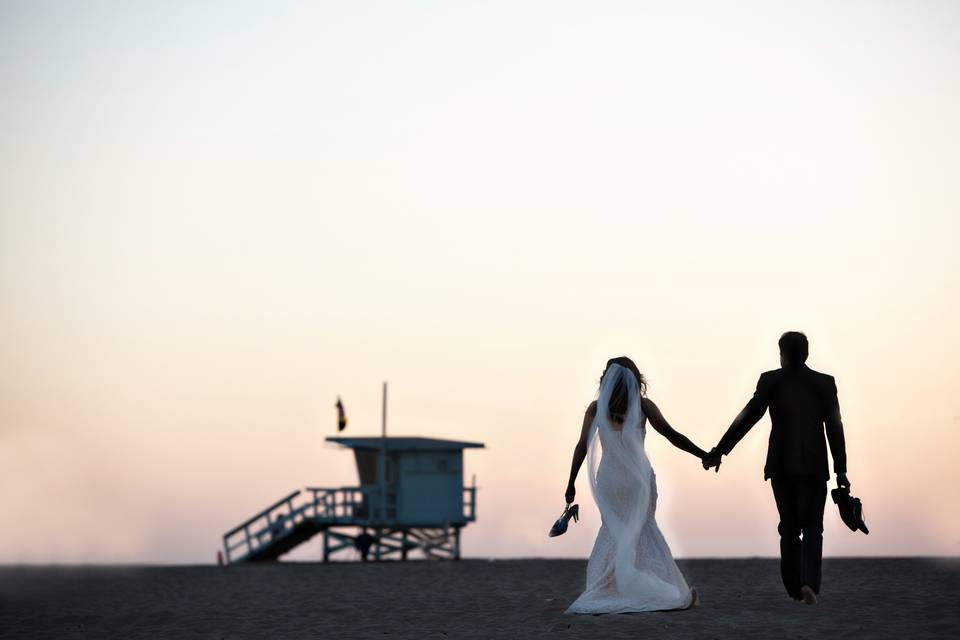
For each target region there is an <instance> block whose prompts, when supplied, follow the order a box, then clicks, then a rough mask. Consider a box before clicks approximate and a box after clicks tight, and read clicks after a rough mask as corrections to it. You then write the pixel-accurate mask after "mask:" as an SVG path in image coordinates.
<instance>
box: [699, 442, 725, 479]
mask: <svg viewBox="0 0 960 640" xmlns="http://www.w3.org/2000/svg"><path fill="white" fill-rule="evenodd" d="M722 457H723V454H722V453H720V452H719V451H718V450H717V448H716V447H714V448H713V449H711V450H710V453H708V454H707V455H706V456H704V458H703V468H704V469H706V470H709V469H710V467H715V469H716V471H715V472H716V473H720V458H722Z"/></svg>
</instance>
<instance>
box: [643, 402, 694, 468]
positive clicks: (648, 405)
mask: <svg viewBox="0 0 960 640" xmlns="http://www.w3.org/2000/svg"><path fill="white" fill-rule="evenodd" d="M640 408H641V409H643V414H644V415H645V416H647V419H648V420H649V421H650V426H652V427H653V428H654V429H656V431H657V433H659V434H660V435H662V436H663V437H664V438H666V439H667V440H669V441H670V444H672V445H673V446H675V447H676V448H677V449H680V450H681V451H686V452H687V453H692V454H693V455H695V456H697V457H698V458H700V459H701V460H702V459H703V457H704V456H706V455H707V452H706V451H704V450H703V449H701V448H700V447H698V446H697V445H695V444H693V443H692V442H690V439H689V438H688V437H687V436H685V435H683V434H682V433H680V432H678V431H677V430H676V429H674V428H673V427H671V426H670V423H669V422H667V419H666V418H664V417H663V414H662V413H660V408H659V407H658V406H657V405H656V404H654V402H653V400H651V399H650V398H640Z"/></svg>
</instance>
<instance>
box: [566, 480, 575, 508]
mask: <svg viewBox="0 0 960 640" xmlns="http://www.w3.org/2000/svg"><path fill="white" fill-rule="evenodd" d="M576 497H577V490H576V488H575V487H574V486H573V485H572V484H570V485H567V492H566V493H565V494H563V499H564V500H566V501H567V504H571V503H572V502H573V499H574V498H576Z"/></svg>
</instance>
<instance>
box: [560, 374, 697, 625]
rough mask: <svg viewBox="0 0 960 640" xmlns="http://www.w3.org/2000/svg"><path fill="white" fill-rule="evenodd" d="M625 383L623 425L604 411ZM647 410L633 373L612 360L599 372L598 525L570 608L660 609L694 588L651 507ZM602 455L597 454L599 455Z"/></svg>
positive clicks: (594, 452)
mask: <svg viewBox="0 0 960 640" xmlns="http://www.w3.org/2000/svg"><path fill="white" fill-rule="evenodd" d="M619 377H622V378H623V380H624V381H625V382H626V384H627V388H628V392H629V397H628V405H627V406H628V410H627V415H626V416H625V419H624V422H623V427H622V429H621V428H619V427H620V425H618V424H617V423H615V422H612V421H611V420H609V418H608V406H609V402H610V396H611V393H612V392H613V389H614V386H615V385H616V382H617V379H618V378H619ZM645 434H646V417H645V416H644V415H643V412H642V411H641V409H640V390H639V386H638V384H637V381H636V378H635V377H634V375H633V373H632V372H630V371H629V370H628V369H625V368H624V367H621V366H620V365H617V364H613V365H611V366H610V367H609V368H608V369H607V372H606V373H605V374H604V376H603V380H602V381H601V384H600V395H599V397H598V399H597V415H596V418H594V421H593V424H592V426H591V428H590V447H589V454H588V461H589V469H588V471H589V474H590V488H591V489H592V490H593V496H594V499H595V500H596V502H597V506H598V508H599V510H600V517H601V525H600V532H599V533H598V534H597V540H596V542H595V543H594V545H593V552H592V553H591V554H590V561H589V563H588V564H587V584H586V589H585V590H584V592H583V593H582V594H580V597H579V598H577V599H576V601H574V603H573V604H571V605H570V607H569V608H568V609H567V611H566V612H567V613H625V612H630V611H664V610H668V609H683V608H686V607H688V606H690V604H691V602H692V599H693V596H692V594H691V592H690V588H689V587H688V586H687V582H686V580H684V578H683V575H682V574H681V573H680V569H679V568H678V567H677V563H676V562H675V561H674V559H673V555H672V554H671V553H670V547H668V546H667V542H666V540H664V538H663V534H662V533H660V529H659V528H658V527H657V521H656V519H655V518H654V515H655V513H656V510H657V481H656V476H655V475H654V473H653V469H652V468H651V466H650V461H649V460H648V459H647V455H646V452H645V451H644V436H645ZM598 457H599V461H598Z"/></svg>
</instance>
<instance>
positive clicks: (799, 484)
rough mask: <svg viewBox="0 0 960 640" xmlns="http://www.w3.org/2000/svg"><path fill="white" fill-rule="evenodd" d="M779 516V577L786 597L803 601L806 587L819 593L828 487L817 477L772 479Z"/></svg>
mask: <svg viewBox="0 0 960 640" xmlns="http://www.w3.org/2000/svg"><path fill="white" fill-rule="evenodd" d="M770 484H771V485H772V486H773V498H774V500H776V501H777V511H779V512H780V525H779V526H778V527H777V531H778V532H779V533H780V577H781V578H782V579H783V586H784V587H786V589H787V593H788V594H790V596H791V597H793V598H800V587H802V586H803V585H807V586H808V587H810V588H811V589H813V591H814V593H820V560H821V557H822V555H823V508H824V505H825V504H826V501H827V483H826V481H825V480H823V479H822V478H817V477H814V476H783V477H775V478H770Z"/></svg>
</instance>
